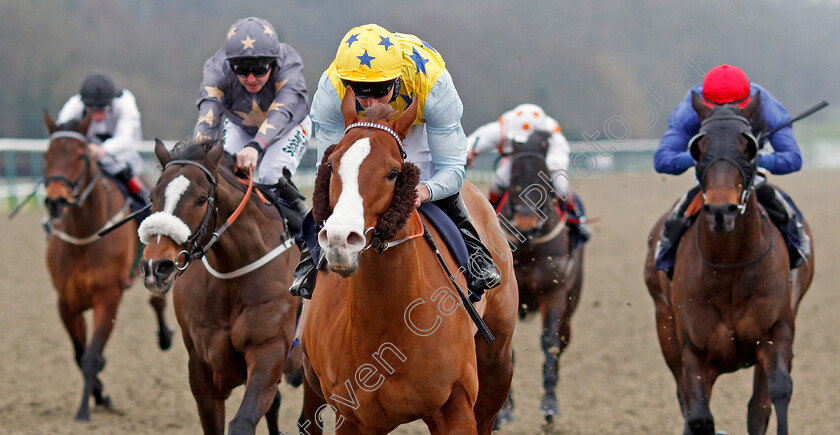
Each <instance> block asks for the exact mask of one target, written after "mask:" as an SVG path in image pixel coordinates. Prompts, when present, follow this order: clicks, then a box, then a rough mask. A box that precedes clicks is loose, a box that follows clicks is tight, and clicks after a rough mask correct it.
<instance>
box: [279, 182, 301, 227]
mask: <svg viewBox="0 0 840 435" xmlns="http://www.w3.org/2000/svg"><path fill="white" fill-rule="evenodd" d="M276 186H277V187H276V188H275V194H276V195H277V197H278V198H280V200H282V205H284V206H287V207H285V208H287V209H289V210H290V211H291V212H292V213H287V214H286V216H285V217H286V224H287V225H288V227H289V232H291V233H292V234H299V233H300V231H301V222H302V221H303V217H304V216H306V213H307V212H308V211H309V210H308V209H307V207H306V202H305V201H304V199H306V197H305V196H303V195H301V194H300V192H298V190H297V188H295V185H294V184H292V183H291V182H290V181H289V180H287V179H286V177H280V180H279V181H278V183H277V185H276Z"/></svg>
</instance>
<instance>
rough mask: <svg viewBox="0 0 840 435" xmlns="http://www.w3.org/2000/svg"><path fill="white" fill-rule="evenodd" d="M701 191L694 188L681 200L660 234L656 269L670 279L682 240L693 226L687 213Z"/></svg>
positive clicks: (657, 245) (698, 187) (698, 188)
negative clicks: (678, 246)
mask: <svg viewBox="0 0 840 435" xmlns="http://www.w3.org/2000/svg"><path fill="white" fill-rule="evenodd" d="M700 190H701V188H700V186H699V185H698V186H694V187H692V188H691V190H689V191H688V192H686V194H685V195H683V197H682V198H680V201H679V202H678V203H677V205H676V206H674V208H673V210H672V211H671V215H670V216H669V217H668V219H667V220H665V224H664V225H663V226H662V232H661V233H660V234H659V241H658V242H656V255H655V258H656V269H657V270H663V271H665V273H666V274H667V275H668V279H671V278H673V276H674V263H675V261H676V255H677V245H678V244H679V242H680V238H681V237H682V235H683V234H684V233H685V232H686V230H688V227H690V226H691V221H692V218H691V216H686V215H685V212H686V210H687V209H688V206H689V205H690V204H691V201H693V200H694V197H696V196H697V194H698V193H700Z"/></svg>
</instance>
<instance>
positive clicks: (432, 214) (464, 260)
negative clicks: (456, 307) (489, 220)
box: [417, 201, 470, 275]
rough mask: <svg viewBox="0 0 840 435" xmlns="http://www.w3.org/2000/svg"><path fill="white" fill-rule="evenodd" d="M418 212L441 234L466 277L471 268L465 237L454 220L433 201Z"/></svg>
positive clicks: (423, 204) (424, 204)
mask: <svg viewBox="0 0 840 435" xmlns="http://www.w3.org/2000/svg"><path fill="white" fill-rule="evenodd" d="M417 211H419V212H420V213H421V214H422V215H423V216H425V217H426V219H427V220H428V221H429V223H431V224H432V226H433V227H435V229H436V230H437V232H438V233H439V234H440V237H441V238H442V239H443V243H445V244H446V247H447V248H449V252H451V253H452V256H453V257H455V262H456V263H458V266H459V267H461V270H463V271H464V273H465V275H466V274H468V273H469V270H470V268H469V254H467V245H466V243H465V242H464V237H463V236H462V235H461V231H460V230H459V229H458V227H457V226H455V223H454V222H452V219H450V218H449V216H447V215H446V213H444V212H443V210H441V209H440V208H439V207H438V206H436V205H434V204H433V203H432V202H431V201H429V202H424V203H422V204H420V207H419V208H418V209H417Z"/></svg>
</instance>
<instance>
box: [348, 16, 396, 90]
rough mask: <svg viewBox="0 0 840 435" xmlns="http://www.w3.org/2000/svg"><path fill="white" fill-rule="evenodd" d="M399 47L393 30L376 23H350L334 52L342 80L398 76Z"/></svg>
mask: <svg viewBox="0 0 840 435" xmlns="http://www.w3.org/2000/svg"><path fill="white" fill-rule="evenodd" d="M402 66H403V51H402V47H401V46H400V43H399V42H398V41H397V38H396V37H395V36H394V34H393V33H391V32H389V31H387V30H385V29H384V28H382V27H381V26H378V25H376V24H365V25H364V26H359V27H354V28H352V29H350V31H349V32H347V34H346V35H344V38H342V39H341V44H340V45H339V46H338V51H337V52H336V54H335V69H336V72H337V73H338V76H339V77H340V78H341V79H342V80H349V81H352V82H384V81H387V80H393V79H395V78H397V77H399V76H400V72H401V71H402Z"/></svg>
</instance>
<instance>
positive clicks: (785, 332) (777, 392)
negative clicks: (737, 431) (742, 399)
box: [748, 320, 793, 435]
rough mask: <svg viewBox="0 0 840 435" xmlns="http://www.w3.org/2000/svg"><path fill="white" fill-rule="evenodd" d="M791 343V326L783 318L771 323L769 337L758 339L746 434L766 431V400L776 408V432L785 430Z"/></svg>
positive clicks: (791, 382)
mask: <svg viewBox="0 0 840 435" xmlns="http://www.w3.org/2000/svg"><path fill="white" fill-rule="evenodd" d="M792 346H793V327H792V326H791V324H790V323H788V322H787V321H786V320H781V321H779V322H777V323H776V324H775V325H774V326H773V329H772V330H771V331H770V338H769V339H768V340H767V341H762V342H761V343H760V344H759V346H758V349H757V350H756V368H755V386H754V393H753V399H752V400H750V407H749V414H748V428H749V433H750V434H763V433H764V432H765V431H766V430H767V422H768V420H769V418H770V402H772V403H773V407H774V408H775V409H776V423H777V430H776V433H778V434H780V435H786V434H787V433H788V415H787V414H788V405H789V404H790V398H791V395H792V394H793V380H792V379H791V377H790V369H791V362H792V359H793V354H792V351H791V349H792ZM759 392H762V393H763V395H762V396H763V397H761V396H759V397H758V398H756V395H759ZM753 401H755V402H756V403H755V404H754V403H753Z"/></svg>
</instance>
